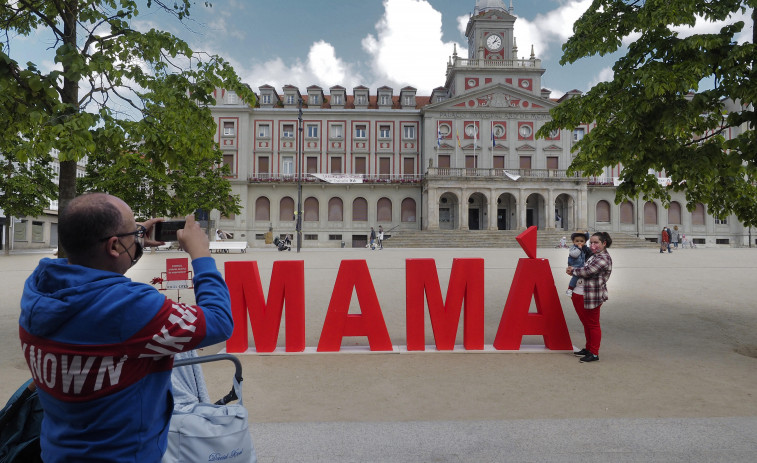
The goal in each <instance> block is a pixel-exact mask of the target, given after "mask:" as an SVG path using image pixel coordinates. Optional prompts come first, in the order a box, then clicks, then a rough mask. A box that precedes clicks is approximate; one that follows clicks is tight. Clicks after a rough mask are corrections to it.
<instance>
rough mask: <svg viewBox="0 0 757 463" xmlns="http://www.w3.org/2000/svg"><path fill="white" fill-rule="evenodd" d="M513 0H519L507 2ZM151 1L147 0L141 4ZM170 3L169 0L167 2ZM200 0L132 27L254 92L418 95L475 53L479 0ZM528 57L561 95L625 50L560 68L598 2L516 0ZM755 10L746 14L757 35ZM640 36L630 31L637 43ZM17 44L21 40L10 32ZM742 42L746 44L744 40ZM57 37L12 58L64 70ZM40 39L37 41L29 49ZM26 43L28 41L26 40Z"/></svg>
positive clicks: (14, 50) (587, 84)
mask: <svg viewBox="0 0 757 463" xmlns="http://www.w3.org/2000/svg"><path fill="white" fill-rule="evenodd" d="M504 2H505V5H506V6H509V3H510V0H504ZM140 3H142V2H140ZM168 3H170V2H168ZM203 3H204V2H203V1H200V0H197V1H196V2H195V6H194V8H193V9H192V11H191V17H190V18H189V20H187V21H185V23H184V24H182V23H179V22H178V21H177V20H176V19H175V18H173V17H172V16H170V15H167V14H165V13H162V12H159V11H158V10H157V9H156V8H152V9H148V8H146V7H144V6H142V7H141V8H140V13H141V14H140V16H139V17H138V18H136V19H135V20H134V21H133V23H132V27H134V28H136V29H138V30H147V29H149V28H152V27H156V28H159V29H163V30H166V31H169V32H172V33H173V34H175V35H177V36H178V37H180V38H182V39H184V40H185V41H187V42H188V43H189V44H190V45H191V46H192V47H193V48H194V49H195V50H196V51H205V52H209V53H213V54H219V55H221V56H223V57H224V58H226V59H227V60H228V61H230V62H231V63H232V64H233V65H234V67H235V69H236V70H237V73H238V74H239V75H240V77H241V78H242V80H243V81H244V82H245V83H247V84H249V85H250V86H251V87H252V88H253V90H255V91H256V92H257V91H258V90H257V89H258V87H260V86H261V85H264V84H269V85H272V86H274V87H275V88H277V89H279V90H280V89H281V88H282V87H283V86H284V85H287V84H291V85H295V86H297V87H299V88H300V90H301V91H303V92H304V90H305V89H306V88H307V87H308V86H310V85H319V86H321V87H323V88H324V89H328V88H329V87H331V86H333V85H341V86H343V87H345V88H347V89H348V90H351V89H352V88H353V87H355V86H357V85H365V86H367V87H369V88H370V89H371V90H374V91H375V89H376V88H378V87H380V86H383V85H388V86H390V87H393V88H394V89H395V90H397V91H398V90H399V89H400V88H402V87H404V86H406V85H411V86H413V87H415V88H417V89H418V94H419V95H429V94H430V93H431V90H432V89H434V88H436V87H439V86H441V85H444V78H445V75H444V74H445V69H446V63H447V61H448V59H449V57H450V56H451V55H452V52H453V49H454V47H455V46H457V51H458V54H459V55H461V56H463V57H467V50H466V47H467V40H466V39H465V36H464V30H465V25H466V24H467V22H468V18H469V16H470V14H471V13H472V12H473V9H474V6H475V5H476V0H280V1H273V2H272V1H264V0H211V3H212V7H210V8H207V7H205V6H204V5H203ZM512 4H513V7H514V14H515V16H516V17H517V18H518V19H517V21H516V22H515V37H516V40H517V44H518V49H519V55H520V56H521V57H528V56H529V55H530V53H531V46H532V45H533V47H534V52H535V54H536V57H537V58H539V59H541V60H542V66H543V67H544V68H545V69H546V73H545V74H544V77H543V79H542V86H543V87H546V88H549V89H550V90H552V96H553V97H560V96H562V94H564V93H565V92H566V91H569V90H572V89H578V90H580V91H584V92H585V91H587V90H588V89H590V88H591V87H592V86H593V85H594V84H596V83H597V82H600V81H603V80H609V79H611V78H612V71H611V66H612V64H613V62H614V61H615V59H617V58H618V57H619V56H620V54H619V53H616V54H614V55H609V56H605V57H598V56H595V57H591V58H584V59H582V60H579V61H578V62H577V63H575V64H572V65H566V66H561V65H560V64H559V60H560V57H561V55H562V51H561V46H562V44H563V43H564V42H565V41H566V40H567V39H568V38H569V37H570V36H571V34H572V27H573V23H574V22H575V21H576V20H577V19H578V18H579V17H580V15H581V14H582V13H583V12H584V11H585V10H586V9H587V8H588V7H589V5H590V4H591V0H512ZM750 14H751V12H746V13H745V14H743V15H740V16H741V18H739V19H746V23H747V25H748V26H747V27H746V28H745V30H744V31H743V32H742V37H743V40H748V38H750V37H751V33H752V32H751V27H752V26H751V24H752V21H751V19H750V18H749V15H750ZM721 26H722V25H719V24H712V23H705V22H704V21H698V22H697V25H696V26H695V27H694V28H686V29H682V28H681V29H678V30H679V32H680V34H682V35H686V34H690V33H692V32H696V33H701V32H717V31H718V30H719V28H720V27H721ZM632 40H634V37H633V36H631V37H627V38H626V40H625V42H626V43H629V42H630V41H632ZM11 41H13V38H11ZM740 41H742V40H740ZM44 43H48V44H49V43H50V41H49V40H45V38H44V37H39V36H32V37H28V38H19V40H18V42H17V43H16V44H15V45H14V46H12V47H11V57H12V58H14V59H17V60H18V61H19V62H22V63H23V62H26V61H27V60H32V61H34V62H36V63H37V64H38V65H39V66H40V68H41V69H43V70H49V69H50V68H52V67H55V64H54V63H53V60H52V55H51V54H50V51H52V50H49V49H48V55H47V56H45V55H42V54H41V51H42V50H44V48H45V47H44V46H43V47H40V44H44ZM29 44H31V45H32V46H28V45H29ZM19 45H20V46H19Z"/></svg>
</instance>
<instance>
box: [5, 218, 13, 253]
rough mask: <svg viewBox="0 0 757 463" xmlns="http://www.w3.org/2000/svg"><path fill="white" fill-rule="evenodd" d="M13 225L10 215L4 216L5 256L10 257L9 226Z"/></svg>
mask: <svg viewBox="0 0 757 463" xmlns="http://www.w3.org/2000/svg"><path fill="white" fill-rule="evenodd" d="M12 223H13V217H11V215H10V214H8V215H7V216H5V255H6V256H10V255H11V224H12Z"/></svg>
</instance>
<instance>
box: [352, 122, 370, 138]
mask: <svg viewBox="0 0 757 463" xmlns="http://www.w3.org/2000/svg"><path fill="white" fill-rule="evenodd" d="M367 134H368V130H367V127H366V125H365V124H360V125H356V126H355V138H368V135H367Z"/></svg>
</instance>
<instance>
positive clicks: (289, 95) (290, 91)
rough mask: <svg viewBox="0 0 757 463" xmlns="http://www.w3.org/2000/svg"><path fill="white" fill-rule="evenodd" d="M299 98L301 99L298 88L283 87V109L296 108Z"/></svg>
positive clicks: (291, 86) (292, 86)
mask: <svg viewBox="0 0 757 463" xmlns="http://www.w3.org/2000/svg"><path fill="white" fill-rule="evenodd" d="M301 98H302V95H301V94H300V89H299V88H297V87H295V86H294V85H285V86H284V107H285V108H296V107H297V105H298V104H299V102H300V99H301Z"/></svg>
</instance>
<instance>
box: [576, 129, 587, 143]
mask: <svg viewBox="0 0 757 463" xmlns="http://www.w3.org/2000/svg"><path fill="white" fill-rule="evenodd" d="M584 135H586V130H585V129H584V128H583V127H579V128H577V129H575V130H573V141H579V140H581V139H582V138H583V137H584Z"/></svg>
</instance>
